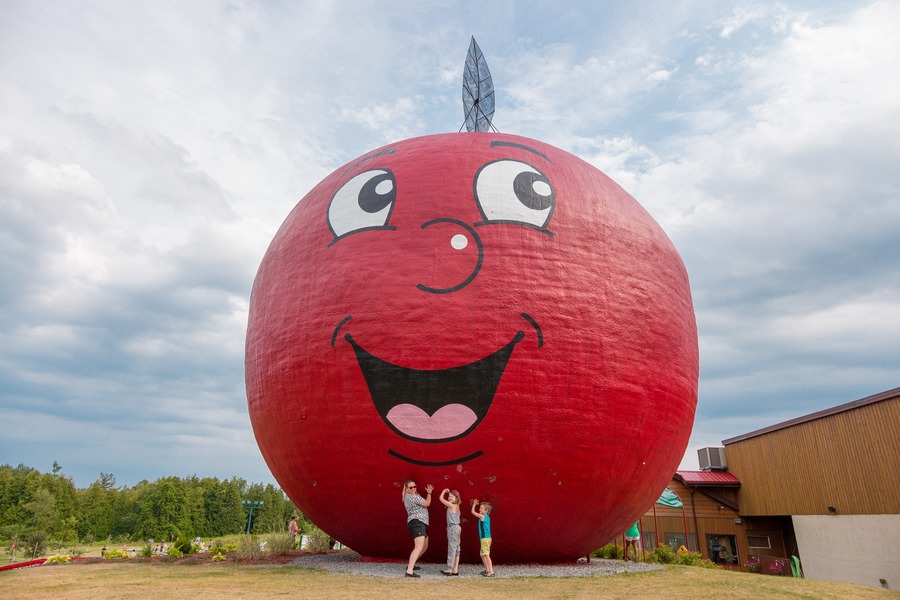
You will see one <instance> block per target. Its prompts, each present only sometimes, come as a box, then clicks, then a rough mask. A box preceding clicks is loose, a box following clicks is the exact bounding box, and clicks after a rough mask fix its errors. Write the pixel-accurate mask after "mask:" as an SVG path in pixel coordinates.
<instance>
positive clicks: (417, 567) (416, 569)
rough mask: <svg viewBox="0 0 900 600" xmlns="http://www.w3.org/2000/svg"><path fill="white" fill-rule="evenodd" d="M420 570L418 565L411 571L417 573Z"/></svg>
mask: <svg viewBox="0 0 900 600" xmlns="http://www.w3.org/2000/svg"><path fill="white" fill-rule="evenodd" d="M421 568H422V567H420V566H419V565H416V566H414V567H413V571H418V570H419V569H421Z"/></svg>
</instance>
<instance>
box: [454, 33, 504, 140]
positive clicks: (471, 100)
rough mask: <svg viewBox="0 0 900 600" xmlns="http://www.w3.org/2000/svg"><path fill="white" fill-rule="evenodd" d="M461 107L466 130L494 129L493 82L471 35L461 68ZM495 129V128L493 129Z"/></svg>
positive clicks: (482, 55) (485, 62)
mask: <svg viewBox="0 0 900 600" xmlns="http://www.w3.org/2000/svg"><path fill="white" fill-rule="evenodd" d="M462 100H463V109H464V111H465V115H466V131H490V130H491V129H494V126H493V125H491V119H493V118H494V82H493V80H492V79H491V72H490V71H489V70H488V66H487V61H486V60H484V54H482V52H481V48H479V47H478V44H477V43H476V42H475V36H472V43H471V44H469V52H468V54H467V55H466V65H465V67H464V68H463V89H462ZM494 130H495V131H496V129H494Z"/></svg>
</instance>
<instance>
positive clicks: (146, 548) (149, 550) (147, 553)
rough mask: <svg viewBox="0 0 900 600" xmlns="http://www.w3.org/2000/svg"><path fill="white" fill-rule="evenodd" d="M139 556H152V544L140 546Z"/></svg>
mask: <svg viewBox="0 0 900 600" xmlns="http://www.w3.org/2000/svg"><path fill="white" fill-rule="evenodd" d="M141 556H143V557H145V558H150V557H151V556H153V546H151V545H150V544H147V545H146V546H144V547H143V548H141Z"/></svg>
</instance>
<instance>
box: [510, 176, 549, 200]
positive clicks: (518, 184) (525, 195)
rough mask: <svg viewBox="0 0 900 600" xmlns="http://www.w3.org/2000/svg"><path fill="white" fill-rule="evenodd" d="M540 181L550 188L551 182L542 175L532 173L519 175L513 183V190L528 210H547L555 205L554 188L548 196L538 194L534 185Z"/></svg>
mask: <svg viewBox="0 0 900 600" xmlns="http://www.w3.org/2000/svg"><path fill="white" fill-rule="evenodd" d="M538 181H541V182H544V183H545V184H547V187H550V182H549V181H548V180H547V178H546V177H544V176H543V175H541V174H540V173H532V172H530V171H525V172H523V173H519V174H518V175H516V179H515V180H514V181H513V190H514V191H515V193H516V198H518V199H519V202H521V203H522V204H524V205H525V206H527V207H528V208H530V209H532V210H545V209H547V208H550V207H551V206H552V205H553V188H550V194H548V195H547V196H544V195H541V194H538V193H537V192H536V191H535V189H534V184H535V183H536V182H538Z"/></svg>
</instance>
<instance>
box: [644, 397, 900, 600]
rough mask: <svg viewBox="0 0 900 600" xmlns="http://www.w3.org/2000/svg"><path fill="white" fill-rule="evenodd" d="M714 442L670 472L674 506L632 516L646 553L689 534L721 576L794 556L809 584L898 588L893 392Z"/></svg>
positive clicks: (896, 401) (899, 402) (899, 428)
mask: <svg viewBox="0 0 900 600" xmlns="http://www.w3.org/2000/svg"><path fill="white" fill-rule="evenodd" d="M722 443H723V445H724V449H721V448H720V449H716V448H712V449H704V450H706V451H707V452H706V456H705V459H706V460H704V454H703V453H704V451H703V450H702V451H701V466H704V467H706V468H705V469H704V470H702V471H677V472H676V474H675V477H674V478H673V479H672V482H671V484H670V486H669V488H670V489H671V490H672V491H674V492H675V493H676V494H677V495H678V496H679V497H680V498H681V500H682V502H683V504H684V509H683V510H682V509H680V508H669V507H662V506H661V505H659V504H656V505H655V506H654V507H653V508H651V510H650V511H648V512H647V513H646V514H645V515H644V516H643V517H642V518H641V530H642V533H643V537H644V546H645V548H647V549H648V550H649V549H653V548H655V547H656V544H657V542H658V541H662V542H664V543H669V544H670V545H672V546H674V547H675V548H677V547H678V546H680V545H681V544H682V543H684V541H685V537H686V538H687V540H686V541H687V544H686V545H687V546H688V547H689V548H690V549H691V550H699V551H700V552H701V553H702V554H703V556H704V557H705V558H710V559H711V560H716V562H719V563H720V564H725V565H726V567H727V568H735V569H741V570H748V567H747V566H746V564H747V562H748V560H749V559H751V557H753V559H754V560H756V559H758V560H759V561H760V571H761V572H763V573H767V572H771V571H770V566H771V565H772V564H784V572H785V574H790V565H789V563H788V560H789V559H790V557H791V556H797V557H799V558H800V562H801V564H802V568H803V571H804V574H805V576H806V577H809V578H813V579H824V580H831V581H844V582H848V583H858V584H863V585H870V586H876V587H888V588H890V589H900V388H896V389H893V390H888V391H886V392H883V393H881V394H876V395H874V396H869V397H867V398H862V399H860V400H856V401H854V402H849V403H847V404H842V405H840V406H836V407H833V408H829V409H827V410H823V411H819V412H816V413H812V414H809V415H806V416H803V417H799V418H796V419H792V420H790V421H785V422H784V423H779V424H777V425H772V426H771V427H766V428H764V429H760V430H758V431H752V432H750V433H746V434H744V435H740V436H737V437H733V438H730V439H727V440H724V441H723V442H722ZM704 463H706V464H704ZM698 543H699V545H698ZM776 568H777V567H776Z"/></svg>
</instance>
